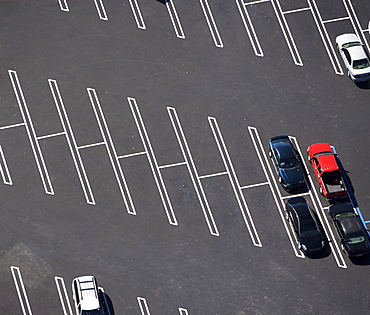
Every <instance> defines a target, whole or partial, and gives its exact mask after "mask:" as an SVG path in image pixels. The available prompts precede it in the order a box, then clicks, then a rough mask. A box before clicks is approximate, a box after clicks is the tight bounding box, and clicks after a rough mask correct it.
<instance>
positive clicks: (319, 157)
mask: <svg viewBox="0 0 370 315" xmlns="http://www.w3.org/2000/svg"><path fill="white" fill-rule="evenodd" d="M307 153H308V159H309V161H310V162H311V165H312V167H313V169H314V171H315V174H316V177H317V180H318V181H319V184H320V192H321V194H322V195H323V196H324V197H325V198H327V199H331V198H336V197H342V196H346V195H347V189H346V187H345V185H344V182H343V178H342V173H341V171H340V168H339V166H338V163H337V160H336V156H335V154H334V151H333V148H332V147H331V146H330V144H329V143H315V144H313V145H311V146H309V147H308V149H307Z"/></svg>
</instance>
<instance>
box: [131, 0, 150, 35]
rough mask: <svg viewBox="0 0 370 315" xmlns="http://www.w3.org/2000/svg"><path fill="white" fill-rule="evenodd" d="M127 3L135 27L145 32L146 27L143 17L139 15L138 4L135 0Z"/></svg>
mask: <svg viewBox="0 0 370 315" xmlns="http://www.w3.org/2000/svg"><path fill="white" fill-rule="evenodd" d="M129 2H130V6H131V10H132V13H133V14H134V18H135V21H136V25H137V27H138V28H141V29H143V30H145V29H146V26H145V23H144V20H143V16H142V15H141V11H140V8H139V4H138V3H137V0H129Z"/></svg>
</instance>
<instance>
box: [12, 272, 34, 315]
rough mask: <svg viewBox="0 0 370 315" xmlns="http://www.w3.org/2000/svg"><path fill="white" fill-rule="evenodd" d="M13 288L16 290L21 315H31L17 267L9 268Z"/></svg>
mask: <svg viewBox="0 0 370 315" xmlns="http://www.w3.org/2000/svg"><path fill="white" fill-rule="evenodd" d="M10 270H11V273H12V276H13V281H14V284H15V288H16V290H17V294H18V299H19V303H20V304H21V308H22V312H23V315H32V311H31V306H30V302H29V301H28V297H27V292H26V288H25V287H24V283H23V279H22V275H21V271H20V269H19V267H15V266H11V267H10Z"/></svg>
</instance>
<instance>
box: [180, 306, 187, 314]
mask: <svg viewBox="0 0 370 315" xmlns="http://www.w3.org/2000/svg"><path fill="white" fill-rule="evenodd" d="M179 313H180V315H189V313H188V310H187V309H186V308H182V307H179Z"/></svg>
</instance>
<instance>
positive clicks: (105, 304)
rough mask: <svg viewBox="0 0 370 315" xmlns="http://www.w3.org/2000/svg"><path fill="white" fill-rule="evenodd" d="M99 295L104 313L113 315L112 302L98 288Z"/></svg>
mask: <svg viewBox="0 0 370 315" xmlns="http://www.w3.org/2000/svg"><path fill="white" fill-rule="evenodd" d="M99 295H100V296H99V297H100V302H101V305H102V308H103V309H104V314H107V315H115V312H114V307H113V303H112V300H111V298H110V297H109V295H108V294H106V293H105V292H103V291H102V290H100V289H99Z"/></svg>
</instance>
